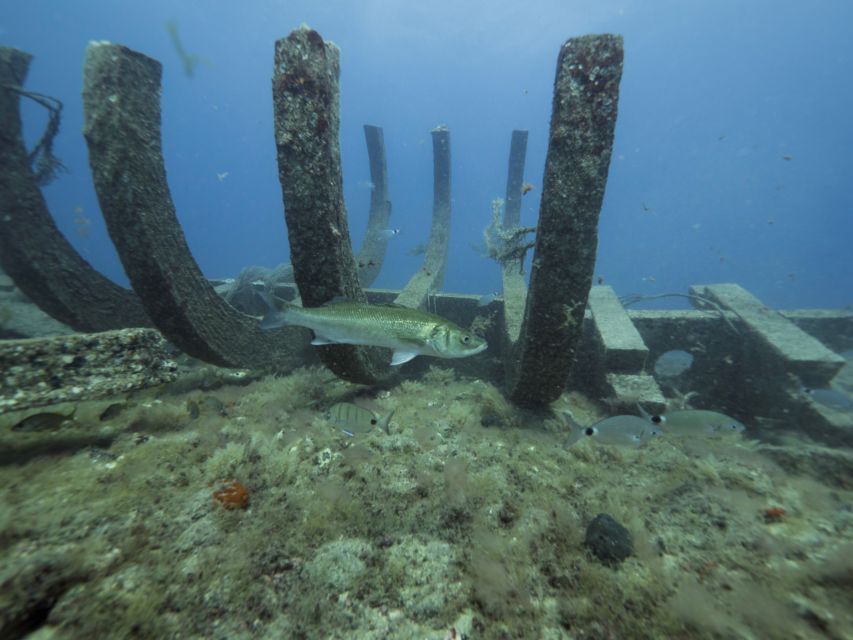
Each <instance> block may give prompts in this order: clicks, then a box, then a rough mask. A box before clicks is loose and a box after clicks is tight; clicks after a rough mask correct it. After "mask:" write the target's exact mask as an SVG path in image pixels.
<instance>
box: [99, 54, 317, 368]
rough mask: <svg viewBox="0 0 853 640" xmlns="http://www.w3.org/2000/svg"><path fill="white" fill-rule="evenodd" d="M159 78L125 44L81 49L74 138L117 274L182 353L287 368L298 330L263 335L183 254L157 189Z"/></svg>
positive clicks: (163, 192) (161, 180)
mask: <svg viewBox="0 0 853 640" xmlns="http://www.w3.org/2000/svg"><path fill="white" fill-rule="evenodd" d="M160 75H161V66H160V63H159V62H157V61H156V60H153V59H151V58H148V57H147V56H144V55H142V54H141V53H137V52H135V51H132V50H130V49H128V48H127V47H123V46H120V45H114V44H110V43H103V42H95V43H91V44H90V45H89V46H88V47H87V49H86V59H85V64H84V86H83V103H84V109H85V124H84V128H83V133H84V135H85V137H86V142H87V144H88V146H89V164H90V165H91V168H92V177H93V179H94V183H95V191H96V192H97V194H98V201H99V202H100V205H101V211H102V212H103V215H104V219H105V220H106V222H107V229H108V231H109V233H110V237H111V238H112V241H113V244H115V246H116V249H117V251H118V254H119V257H120V258H121V261H122V264H123V265H124V269H125V272H126V273H127V275H128V278H129V279H130V281H131V283H132V284H133V289H134V290H135V291H136V293H137V295H138V296H139V298H140V299H141V300H142V303H143V304H144V305H145V309H146V311H147V312H148V315H149V317H150V318H151V320H152V321H153V322H154V325H155V326H156V327H157V329H159V330H160V331H161V332H162V333H163V335H165V336H166V338H168V339H169V340H171V341H172V342H173V343H174V344H176V345H177V346H178V347H179V348H180V349H182V350H183V351H185V352H186V353H188V354H190V355H192V356H194V357H196V358H199V359H201V360H204V361H206V362H210V363H212V364H216V365H220V366H226V367H241V368H273V369H276V370H282V371H286V370H288V369H291V368H293V367H294V366H297V365H298V364H299V363H300V354H301V353H302V351H303V350H304V348H305V346H306V344H307V342H308V332H307V330H304V329H301V328H298V327H287V328H284V329H280V330H278V331H275V332H266V331H262V330H261V329H260V328H259V326H258V321H257V319H255V318H253V317H251V316H248V315H245V314H243V313H240V312H239V311H237V310H236V309H234V308H233V307H232V306H230V305H229V304H228V303H227V302H225V301H224V300H223V299H222V298H220V297H219V296H218V295H217V294H216V292H215V291H214V290H213V287H212V286H211V285H210V283H209V282H208V281H207V280H206V279H205V278H204V276H203V275H202V273H201V270H200V269H199V267H198V265H197V264H196V262H195V260H194V259H193V257H192V254H191V253H190V250H189V247H188V246H187V242H186V239H185V237H184V234H183V231H182V230H181V226H180V224H179V223H178V220H177V217H176V215H175V206H174V204H173V203H172V198H171V195H170V194H169V186H168V184H167V183H166V169H165V167H164V164H163V154H162V150H161V146H160Z"/></svg>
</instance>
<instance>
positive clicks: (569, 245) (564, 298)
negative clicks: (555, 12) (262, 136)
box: [507, 34, 623, 406]
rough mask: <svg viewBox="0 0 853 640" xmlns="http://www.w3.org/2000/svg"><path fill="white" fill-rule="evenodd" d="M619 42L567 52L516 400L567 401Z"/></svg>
mask: <svg viewBox="0 0 853 640" xmlns="http://www.w3.org/2000/svg"><path fill="white" fill-rule="evenodd" d="M622 58H623V53H622V38H621V37H620V36H615V35H609V34H605V35H593V36H583V37H580V38H572V39H570V40H568V41H567V42H566V43H565V44H564V45H563V47H562V48H561V49H560V55H559V59H558V61H557V76H556V80H555V83H554V99H553V105H552V110H551V131H550V138H549V141H548V156H547V160H546V165H545V180H544V186H543V191H542V202H541V205H540V210H539V224H538V227H537V232H536V246H535V250H534V255H533V266H532V270H531V274H530V291H529V292H528V294H527V304H526V306H525V312H524V322H523V325H522V329H521V335H520V337H519V339H518V342H517V343H516V345H515V349H514V353H513V355H512V359H513V364H512V366H511V367H510V368H509V370H508V371H509V372H510V376H509V377H508V380H507V387H508V394H509V396H510V398H511V399H512V400H513V401H514V402H516V403H518V404H521V405H533V406H536V405H543V404H547V403H549V402H552V401H553V400H556V399H557V398H558V397H559V396H560V393H562V391H563V388H564V386H565V383H566V380H567V378H568V376H569V373H570V370H571V367H572V364H573V362H574V358H575V349H576V346H577V342H578V339H579V338H580V335H581V330H582V324H583V316H584V309H585V307H586V300H587V294H588V293H589V288H590V285H591V283H592V276H593V268H594V266H595V253H596V249H597V246H598V216H599V213H600V210H601V202H602V199H603V197H604V187H605V185H606V183H607V172H608V169H609V166H610V155H611V151H612V146H613V131H614V128H615V125H616V111H617V104H618V98H619V81H620V79H621V76H622Z"/></svg>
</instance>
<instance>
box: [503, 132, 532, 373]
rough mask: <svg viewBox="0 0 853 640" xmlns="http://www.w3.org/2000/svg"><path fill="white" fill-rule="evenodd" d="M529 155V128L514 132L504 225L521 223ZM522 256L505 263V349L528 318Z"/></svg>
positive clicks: (508, 363)
mask: <svg viewBox="0 0 853 640" xmlns="http://www.w3.org/2000/svg"><path fill="white" fill-rule="evenodd" d="M526 155H527V131H521V130H515V131H513V132H512V141H511V143H510V148H509V167H508V169H507V176H506V200H505V203H506V204H505V206H504V219H503V226H504V229H512V228H513V227H518V226H520V225H521V198H522V193H521V185H522V184H523V183H524V164H525V157H526ZM522 266H523V265H522V259H521V258H517V259H513V260H508V261H507V262H505V263H503V264H501V281H502V283H503V294H504V325H503V326H504V332H503V342H504V345H503V346H504V353H512V348H513V345H514V344H515V342H516V341H517V340H518V336H519V335H520V334H521V325H522V323H523V321H524V305H525V303H526V301H527V285H526V284H525V282H524V274H523V273H522ZM504 364H505V365H506V366H507V367H511V366H515V363H514V362H513V360H512V358H507V359H506V360H505V361H504Z"/></svg>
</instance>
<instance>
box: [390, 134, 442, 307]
mask: <svg viewBox="0 0 853 640" xmlns="http://www.w3.org/2000/svg"><path fill="white" fill-rule="evenodd" d="M449 242H450V130H449V129H448V128H447V127H446V126H445V125H439V126H437V127H436V128H435V129H433V130H432V227H431V228H430V232H429V241H428V242H427V248H426V252H425V254H424V266H423V267H421V268H420V269H419V270H418V271H417V272H415V275H413V276H412V277H411V278H410V279H409V282H408V283H407V284H406V286H405V287H404V288H403V290H402V291H401V292H400V295H398V296H397V298H396V299H395V300H394V302H395V303H396V304H400V305H403V306H404V307H411V308H413V309H416V308H418V307H421V306H423V304H424V302H426V299H427V296H429V294H430V293H435V292H436V291H438V290H439V289H441V285H442V284H443V282H444V271H445V269H446V267H447V248H448V243H449Z"/></svg>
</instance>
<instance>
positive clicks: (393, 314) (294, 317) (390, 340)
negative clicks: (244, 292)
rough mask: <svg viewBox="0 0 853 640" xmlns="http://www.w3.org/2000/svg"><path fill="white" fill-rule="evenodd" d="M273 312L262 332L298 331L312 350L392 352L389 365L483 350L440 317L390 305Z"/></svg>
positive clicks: (288, 307) (279, 303)
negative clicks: (351, 347) (306, 333)
mask: <svg viewBox="0 0 853 640" xmlns="http://www.w3.org/2000/svg"><path fill="white" fill-rule="evenodd" d="M272 306H274V307H277V308H272V309H271V310H270V312H269V313H268V314H267V315H266V317H265V318H264V319H263V321H262V322H261V328H263V329H275V328H277V327H281V326H283V325H297V326H300V327H308V328H309V329H311V330H312V331H313V332H314V340H312V341H311V344H359V345H365V346H372V347H385V348H386V349H391V350H392V351H393V352H394V353H393V355H392V357H391V364H392V365H398V364H403V363H404V362H408V361H409V360H411V359H412V358H414V357H415V356H435V357H437V358H467V357H468V356H473V355H474V354H477V353H480V352H481V351H484V350H485V349H486V347H487V346H488V345H487V344H486V341H485V340H483V339H482V338H480V337H479V336H476V335H474V334H472V333H471V332H469V331H465V330H464V329H462V328H461V327H459V326H457V325H455V324H453V323H452V322H450V321H449V320H445V319H444V318H442V317H441V316H437V315H434V314H432V313H427V312H426V311H420V310H418V309H410V308H408V307H401V306H399V305H395V304H366V303H362V302H351V301H343V302H335V303H332V304H327V305H325V306H322V307H310V308H306V307H298V306H296V305H293V304H290V303H288V302H284V301H283V300H275V301H272V304H271V307H272Z"/></svg>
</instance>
